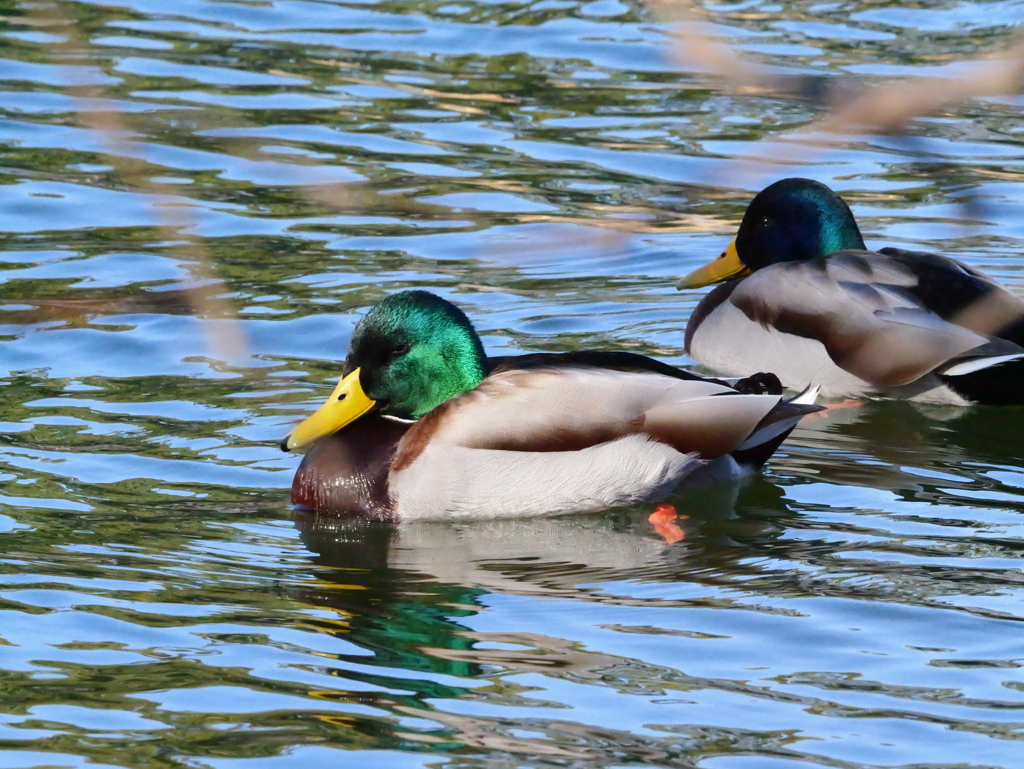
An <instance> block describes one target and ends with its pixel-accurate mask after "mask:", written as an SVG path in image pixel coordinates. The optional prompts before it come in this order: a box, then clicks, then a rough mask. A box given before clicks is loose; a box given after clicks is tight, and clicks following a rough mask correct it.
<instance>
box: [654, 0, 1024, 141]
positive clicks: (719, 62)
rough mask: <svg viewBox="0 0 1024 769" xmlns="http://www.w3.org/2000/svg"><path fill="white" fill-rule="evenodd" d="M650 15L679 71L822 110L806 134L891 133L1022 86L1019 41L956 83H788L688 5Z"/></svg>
mask: <svg viewBox="0 0 1024 769" xmlns="http://www.w3.org/2000/svg"><path fill="white" fill-rule="evenodd" d="M648 7H649V8H650V9H651V11H652V12H653V13H654V14H655V15H656V16H657V17H658V18H659V19H660V20H662V21H664V22H666V23H670V24H671V25H672V30H673V36H674V38H675V41H676V44H675V45H674V46H673V47H672V54H671V55H672V58H673V60H674V61H675V62H676V63H677V64H679V66H680V67H681V68H683V69H684V70H688V71H694V72H701V73H706V74H707V75H709V76H711V77H713V78H715V79H717V80H719V81H720V82H722V83H723V85H725V86H726V88H728V89H729V90H731V91H732V92H734V93H736V94H740V95H743V94H763V95H768V96H776V97H780V98H800V99H804V100H807V101H810V102H811V103H813V104H815V105H816V106H819V107H821V108H823V109H825V110H827V114H826V115H825V116H823V117H822V118H821V119H820V120H818V121H816V122H815V123H813V124H812V125H811V126H809V127H808V128H807V129H805V130H806V131H827V132H831V133H852V132H857V133H897V132H900V131H901V130H903V129H904V128H905V127H906V126H907V124H908V123H909V122H910V121H911V120H913V119H914V118H917V117H922V116H925V115H930V114H934V113H936V112H939V111H941V110H943V109H944V108H947V107H949V106H951V105H953V104H956V103H958V102H962V101H965V100H967V99H971V98H975V97H979V96H1002V95H1015V94H1019V93H1020V92H1021V86H1022V79H1024V39H1022V37H1021V35H1020V34H1015V35H1014V36H1013V42H1012V43H1011V44H1010V45H1009V46H1008V47H1007V48H1005V49H1004V50H1002V51H1001V52H999V53H997V54H994V55H989V56H985V57H980V58H978V59H974V60H970V61H966V62H963V64H964V65H966V69H967V70H968V71H967V72H965V74H963V75H961V76H957V77H934V76H928V75H927V74H924V73H923V74H921V75H918V76H912V77H901V78H899V79H898V80H892V81H889V82H885V83H881V84H879V85H875V86H868V85H867V83H865V82H864V81H863V80H862V79H860V78H857V77H852V76H842V75H836V76H830V75H790V74H785V73H778V72H773V71H771V70H770V69H768V68H766V67H764V66H760V65H757V64H752V63H750V62H748V61H745V60H744V59H743V58H741V57H740V56H738V55H737V54H736V53H735V52H734V51H733V50H732V48H731V47H730V46H728V45H725V44H724V43H721V42H719V41H718V40H716V39H715V38H714V36H713V35H712V33H711V28H710V25H709V23H708V22H707V19H706V15H705V14H704V13H703V12H702V11H701V10H699V9H697V8H695V7H694V5H693V3H692V2H690V0H649V2H648Z"/></svg>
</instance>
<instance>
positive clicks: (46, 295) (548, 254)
mask: <svg viewBox="0 0 1024 769" xmlns="http://www.w3.org/2000/svg"><path fill="white" fill-rule="evenodd" d="M707 11H708V13H709V15H710V18H711V19H712V20H713V21H714V22H715V26H714V30H715V32H716V33H717V34H718V35H720V36H721V37H720V40H721V41H722V42H723V43H726V44H728V45H731V46H733V47H734V48H735V49H736V50H738V51H740V52H743V53H744V54H745V55H747V56H749V57H751V59H752V60H754V61H759V62H763V63H766V64H769V65H771V66H774V67H780V68H783V69H785V70H786V71H788V72H791V73H797V74H817V75H829V76H833V75H835V76H839V75H844V74H845V75H855V76H863V77H866V78H868V80H869V81H874V80H876V79H878V78H886V77H890V76H898V77H905V76H907V75H909V74H913V73H917V72H920V71H922V70H923V69H928V68H935V71H939V72H948V71H950V70H956V66H957V65H956V62H958V61H960V60H961V59H963V58H964V57H969V56H977V55H979V54H980V53H982V52H984V51H987V50H996V49H998V48H1000V47H1001V46H1004V45H1006V44H1008V42H1009V39H1008V35H1009V34H1010V29H1009V27H1007V26H1006V25H1009V24H1014V23H1018V22H1020V21H1022V20H1024V4H1022V3H1019V2H993V3H980V2H978V3H971V2H964V3H953V4H949V3H935V2H930V1H929V2H926V3H925V4H923V5H918V6H914V7H910V6H906V5H901V4H898V3H893V2H888V1H887V0H886V1H885V2H872V3H867V2H861V3H856V2H838V3H821V4H812V3H808V4H789V5H774V4H770V3H767V2H745V3H738V4H731V5H718V6H708V8H707ZM0 17H2V18H3V21H0V268H2V270H3V272H2V273H0V278H2V282H0V375H2V377H3V385H4V389H3V392H4V394H5V398H4V399H3V401H2V405H0V408H2V409H3V414H2V415H0V422H2V425H3V428H4V429H3V436H4V438H3V440H2V441H0V474H2V475H0V478H2V480H3V486H2V488H0V495H2V496H0V501H2V503H3V505H2V507H0V767H17V768H20V767H43V766H46V767H50V766H61V767H63V766H68V767H79V766H89V767H115V766H116V767H153V766H156V767H189V768H192V767H196V768H205V767H215V768H217V769H229V768H230V769H234V768H235V767H239V769H242V768H244V769H250V768H251V769H264V768H265V767H267V768H272V769H278V768H279V767H282V768H283V767H288V768H289V769H290V768H291V767H307V766H320V765H337V766H344V767H346V769H347V768H348V767H354V768H356V769H362V768H363V767H366V768H367V769H370V768H374V769H376V767H388V769H391V767H395V768H396V769H405V768H406V767H410V768H411V767H431V769H433V768H434V767H451V768H452V769H470V768H471V767H481V768H483V767H486V768H487V769H501V768H503V767H565V768H566V769H590V768H591V767H595V768H596V767H600V768H601V769H623V768H624V767H629V766H656V767H700V768H701V769H790V767H792V768H793V769H795V768H796V767H805V766H822V767H835V768H837V769H848V768H853V767H908V768H909V767H913V768H914V769H923V767H967V766H970V767H1000V769H1017V768H1018V767H1021V766H1024V758H1022V756H1024V748H1022V743H1021V740H1022V738H1024V675H1022V672H1021V666H1022V665H1024V651H1022V650H1024V645H1022V643H1021V627H1022V626H1021V624H1020V623H1021V620H1022V619H1024V603H1022V587H1024V576H1022V572H1021V560H1020V559H1021V551H1022V549H1024V518H1022V515H1021V500H1022V496H1021V495H1022V487H1024V442H1022V441H1021V435H1022V434H1024V413H1021V412H1018V411H1017V410H1014V409H1004V410H986V409H973V410H957V409H937V408H931V409H927V408H920V407H916V406H913V405H910V404H907V403H875V404H870V405H868V406H865V407H862V408H850V409H841V410H837V411H835V412H833V413H831V414H830V415H829V416H828V417H826V418H817V419H809V420H806V421H805V422H804V424H803V425H802V426H801V427H800V428H799V429H798V430H797V431H796V432H795V433H794V435H793V436H792V438H791V439H790V441H789V442H787V444H786V445H785V446H784V447H783V450H782V451H781V452H780V453H779V454H778V455H777V456H776V458H775V459H774V460H773V461H772V462H771V463H770V465H769V466H768V468H767V469H766V470H765V471H764V472H763V473H762V474H761V475H760V476H758V477H756V478H753V479H751V480H750V481H748V482H746V483H744V484H740V485H735V486H729V485H725V486H719V487H714V488H712V489H705V490H698V491H692V492H688V493H687V494H684V495H681V496H679V497H677V498H676V499H675V500H674V502H675V503H676V505H677V508H678V509H679V511H680V512H681V513H683V514H685V515H687V516H688V518H686V519H685V520H683V521H682V522H681V526H682V528H683V529H684V531H685V535H686V536H685V539H684V540H683V541H681V542H679V543H676V544H674V545H667V544H665V543H664V541H663V540H662V539H661V538H660V537H659V536H658V535H657V533H656V532H655V531H654V530H653V529H652V528H651V526H650V524H649V523H648V522H647V515H648V514H649V513H650V509H649V507H645V508H636V509H629V510H617V511H609V512H608V513H605V514H602V515H592V516H576V517H569V518H561V519H552V520H530V521H506V522H500V523H497V522H476V523H460V524H432V525H417V526H413V525H407V526H403V527H397V528H394V527H386V526H380V525H356V524H352V523H348V524H344V525H343V524H339V523H337V522H333V523H332V522H331V521H317V520H313V519H311V518H310V517H308V516H305V517H304V516H293V514H292V512H291V510H290V509H289V506H288V489H289V486H290V482H291V476H292V473H293V472H294V469H295V467H296V465H297V462H298V459H297V458H296V457H294V456H291V455H285V454H282V453H281V452H280V451H279V450H278V448H277V443H278V441H279V440H280V438H281V436H282V435H283V434H284V433H285V432H287V430H288V429H289V428H290V426H291V425H293V424H294V423H295V422H296V421H297V420H298V419H299V418H301V417H302V416H304V415H306V414H308V413H309V412H310V410H311V409H312V408H313V407H314V406H315V405H316V404H318V402H319V401H320V400H322V398H323V397H325V395H326V394H327V393H328V392H330V389H331V387H332V385H333V382H334V381H336V379H337V376H338V373H339V368H340V366H339V361H340V360H341V359H342V358H343V357H344V353H345V349H346V346H347V343H348V339H349V336H350V333H351V330H352V327H353V325H354V323H355V321H356V320H357V319H358V318H359V317H360V315H361V313H362V312H364V311H365V308H366V307H367V306H368V305H370V304H372V303H374V302H375V301H377V300H378V299H380V298H381V297H382V296H384V295H385V294H386V293H387V292H389V291H393V290H397V289H400V288H408V287H426V288H429V289H430V290H433V291H436V292H438V293H440V294H442V295H444V296H446V297H448V298H450V299H452V300H453V301H456V302H457V303H458V304H460V305H461V306H462V307H464V308H465V309H466V311H467V313H469V315H470V316H471V317H472V318H473V319H474V321H475V322H476V323H477V325H478V328H479V329H480V331H481V334H482V336H483V338H484V343H485V345H486V346H487V348H488V350H489V351H492V352H494V353H502V352H519V351H558V350H571V349H577V348H580V347H603V348H608V349H620V350H633V351H638V352H643V353H648V354H653V355H658V356H660V357H662V358H664V359H666V360H669V361H672V362H676V363H680V364H690V363H691V362H690V361H688V360H687V359H686V357H685V355H684V353H683V329H684V327H685V322H686V319H687V317H688V315H689V313H690V311H691V310H692V308H693V307H694V306H695V304H696V302H697V301H698V300H699V298H700V296H701V294H702V292H700V291H691V292H682V293H680V292H677V291H675V289H674V283H675V280H676V278H678V277H679V276H680V275H682V274H685V273H686V272H688V271H689V270H690V269H692V268H693V267H695V266H697V265H698V264H701V263H703V262H704V261H706V259H707V258H708V257H709V256H712V255H715V254H717V253H719V252H720V251H721V249H722V248H723V247H724V245H725V244H726V243H727V242H728V239H729V237H730V236H731V234H732V232H734V230H735V227H736V223H737V221H738V218H739V216H740V215H741V213H742V211H743V208H744V206H745V205H746V202H747V201H748V200H749V198H750V196H751V195H752V194H753V192H754V191H756V190H757V189H760V188H761V187H762V186H763V185H764V184H766V183H767V182H769V181H771V180H774V179H775V178H778V177H780V176H784V175H803V176H810V177H813V178H816V179H819V180H821V181H824V182H827V183H829V184H831V185H832V186H833V187H835V188H836V189H837V190H839V191H840V192H841V193H842V194H843V195H844V196H845V197H846V198H847V200H849V202H850V203H851V205H852V206H853V209H854V212H855V214H856V215H857V217H858V219H859V220H860V221H861V223H862V226H863V229H864V231H865V235H866V238H867V240H868V243H869V245H875V246H880V245H886V244H893V245H903V246H907V247H920V248H933V249H938V250H941V251H943V252H945V253H949V254H952V255H955V256H956V257H957V258H960V259H962V260H964V261H966V262H968V263H970V264H972V265H975V266H977V267H980V268H982V269H985V270H987V271H989V272H990V273H991V274H993V275H995V276H996V277H998V278H999V279H1000V280H1002V281H1004V282H1005V283H1007V284H1008V285H1009V286H1010V287H1011V288H1014V289H1016V290H1017V291H1019V292H1020V291H1024V285H1022V284H1024V272H1022V267H1024V260H1022V258H1021V256H1020V254H1021V253H1022V252H1024V224H1022V222H1024V217H1022V216H1021V211H1024V186H1022V181H1024V145H1022V144H1021V142H1020V139H1019V134H1020V133H1021V130H1022V129H1021V122H1020V119H1019V117H1020V102H1019V99H1017V98H1010V97H1007V98H992V99H985V100H976V101H973V102H969V103H965V104H962V105H956V106H955V107H952V108H950V109H948V110H947V111H944V112H942V113H940V114H939V115H937V116H934V117H930V118H926V119H921V120H919V121H916V122H915V123H914V124H913V125H912V126H911V129H910V130H911V135H912V137H914V138H913V140H912V141H908V140H906V139H902V138H899V137H879V136H852V135H851V136H836V135H834V136H831V137H822V136H819V135H815V136H807V135H803V136H802V135H801V134H800V133H799V130H800V129H802V128H806V127H807V126H808V125H809V124H810V122H811V121H812V120H813V119H814V117H815V116H816V115H817V114H818V113H817V112H816V109H817V108H816V106H815V105H814V104H813V103H810V102H807V101H800V100H795V99H791V98H781V97H779V98H776V97H773V96H771V95H765V94H761V95H735V94H733V93H732V92H730V90H729V89H728V88H727V87H725V86H723V85H721V84H718V83H716V82H715V81H714V80H712V79H709V78H708V77H706V76H704V75H700V74H692V73H686V72H681V71H679V69H678V66H677V64H676V63H675V60H674V59H672V58H671V57H670V55H669V54H670V50H669V49H670V46H671V44H670V42H669V37H668V35H667V28H666V27H665V26H664V25H663V24H661V23H659V22H658V20H657V19H656V18H655V17H654V16H652V15H651V13H650V12H648V11H647V10H645V9H644V8H643V7H641V6H640V5H639V4H636V3H627V2H619V0H597V2H592V3H580V2H574V1H573V0H540V1H539V2H533V3H496V2H461V1H460V2H451V3H448V2H436V3H432V2H425V1H424V0H416V1H412V0H389V1H388V2H384V1H383V0H380V1H378V2H344V3H342V2H327V1H317V2H314V1H312V0H306V1H303V2H280V1H277V0H268V1H267V2H208V1H206V0H180V1H179V2H175V3H168V2H166V1H165V0H160V1H159V2H158V1H157V0H123V2H103V3H100V2H67V1H66V0H56V2H54V3H53V4H41V3H40V4H32V3H27V2H15V1H14V0H0ZM197 286H205V289H203V290H199V289H197V288H196V287H197Z"/></svg>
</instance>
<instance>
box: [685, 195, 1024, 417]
mask: <svg viewBox="0 0 1024 769" xmlns="http://www.w3.org/2000/svg"><path fill="white" fill-rule="evenodd" d="M722 280H727V281H728V282H727V283H724V284H723V285H721V286H719V287H717V288H715V289H714V290H713V291H711V292H710V293H709V294H708V295H707V296H705V297H704V299H703V300H702V301H701V302H700V304H699V305H698V306H697V309H696V310H695V311H694V313H693V315H692V317H691V318H690V322H689V324H688V325H687V328H686V349H687V352H689V354H690V355H691V356H692V357H693V358H694V359H696V360H698V361H700V362H702V363H705V364H707V365H709V366H712V367H714V368H715V369H717V370H719V371H722V372H727V373H740V372H743V371H756V370H758V369H766V370H770V371H773V372H775V373H776V374H777V375H778V376H779V378H780V379H781V380H782V382H783V384H785V385H786V386H787V387H803V386H804V385H805V384H806V383H807V382H812V381H813V382H816V383H818V384H820V385H821V387H822V393H823V394H824V395H826V396H833V397H834V396H842V395H861V394H868V395H872V394H874V395H885V396H890V397H903V398H916V399H919V400H925V401H931V402H939V403H956V404H960V405H963V404H965V403H969V402H976V403H987V404H995V405H1011V404H1012V405H1017V404H1024V300H1021V299H1020V298H1019V297H1017V296H1015V295H1014V294H1012V293H1010V292H1009V291H1008V290H1006V289H1005V288H1003V287H1002V286H1000V285H999V284H998V283H996V282H995V281H994V280H992V279H991V278H989V277H987V276H986V275H984V274H982V273H980V272H978V271H977V270H975V269H972V268H971V267H968V266H967V265H964V264H961V263H960V262H957V261H955V260H953V259H949V258H947V257H944V256H939V255H936V254H929V253H922V252H918V251H905V250H902V249H898V248H883V249H881V250H880V251H877V252H875V251H868V250H867V248H866V246H865V245H864V240H863V238H862V237H861V234H860V230H859V229H858V227H857V222H856V221H854V218H853V214H852V213H851V212H850V209H849V207H848V206H847V205H846V203H845V202H843V200H842V198H840V197H839V196H838V195H836V194H835V193H834V192H833V191H832V190H830V189H829V188H828V187H826V186H825V185H824V184H819V183H818V182H814V181H811V180H809V179H783V180H782V181H779V182H776V183H775V184H773V185H771V186H770V187H767V188H766V189H764V190H763V191H761V192H760V193H759V194H758V195H757V196H756V197H755V198H754V200H753V201H752V202H751V203H750V206H749V207H748V208H747V211H746V213H745V214H744V215H743V221H742V222H741V223H740V228H739V232H738V233H737V235H736V237H735V239H734V240H733V241H732V243H730V244H729V247H728V248H727V249H726V250H725V251H724V252H723V253H722V254H721V256H719V257H718V258H717V259H715V260H713V261H712V262H710V263H709V264H707V265H705V266H704V267H701V268H700V269H698V270H695V271H694V272H692V273H690V274H689V275H687V276H686V277H685V278H683V279H682V280H681V281H680V283H679V288H697V287H699V286H705V285H707V284H709V283H715V282H718V281H722Z"/></svg>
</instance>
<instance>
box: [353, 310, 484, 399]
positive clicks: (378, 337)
mask: <svg viewBox="0 0 1024 769" xmlns="http://www.w3.org/2000/svg"><path fill="white" fill-rule="evenodd" d="M356 369H359V370H360V375H359V379H360V383H361V384H362V388H363V391H364V392H365V393H366V395H367V397H369V398H371V399H373V400H374V401H376V402H377V404H378V405H379V407H380V410H381V412H382V413H384V414H389V415H391V416H396V417H406V418H416V417H421V416H423V415H424V414H426V413H427V412H428V411H430V410H431V409H433V408H434V407H435V406H437V405H439V404H441V403H444V402H445V401H446V400H448V399H449V398H454V397H455V396H456V395H461V394H462V393H464V392H466V391H467V390H471V389H473V388H474V387H476V386H477V385H478V384H480V382H481V381H482V380H483V378H484V376H485V374H486V360H485V356H484V348H483V345H482V344H481V343H480V337H479V336H477V333H476V330H475V329H474V328H473V324H472V323H470V322H469V318H467V317H466V314H465V313H464V312H463V311H462V310H460V309H459V308H458V307H456V306H455V305H454V304H452V303H451V302H448V301H446V300H444V299H442V298H441V297H439V296H435V295H434V294H431V293H430V292H428V291H402V292H401V293H398V294H392V295H391V296H389V297H387V298H386V299H384V300H383V301H382V302H380V303H379V304H377V305H375V306H374V307H373V308H372V309H371V310H370V311H369V312H368V313H367V314H366V316H365V317H364V318H363V319H362V320H361V321H359V324H358V325H357V326H356V330H355V332H354V333H353V334H352V342H351V343H350V344H349V351H348V357H347V358H346V359H345V374H350V373H351V372H353V371H355V370H356Z"/></svg>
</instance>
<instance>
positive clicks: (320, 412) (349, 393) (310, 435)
mask: <svg viewBox="0 0 1024 769" xmlns="http://www.w3.org/2000/svg"><path fill="white" fill-rule="evenodd" d="M376 405H377V401H374V400H370V398H369V397H367V395H366V393H364V392H363V386H362V385H361V384H359V369H356V370H355V371H353V372H352V373H351V374H349V375H348V376H343V377H342V378H341V379H339V380H338V386H337V387H335V388H334V392H332V393H331V397H330V398H328V399H327V402H326V403H325V404H324V405H323V406H321V407H320V408H318V409H317V410H316V412H315V413H314V414H313V415H312V416H311V417H309V418H308V419H306V421H304V422H302V423H301V424H300V425H299V426H298V427H296V428H295V429H294V430H292V431H291V432H290V433H288V435H286V436H285V439H284V440H283V441H281V448H282V450H284V451H292V450H293V449H298V448H302V447H303V446H307V445H309V444H310V443H312V442H313V441H315V440H316V439H317V438H322V437H323V436H325V435H330V434H331V433H335V432H337V431H338V430H340V429H341V428H342V427H344V426H345V425H347V424H349V423H350V422H355V421H356V420H357V419H359V417H361V416H362V415H363V414H365V413H366V412H368V411H370V410H371V409H372V408H373V407H374V406H376Z"/></svg>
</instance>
